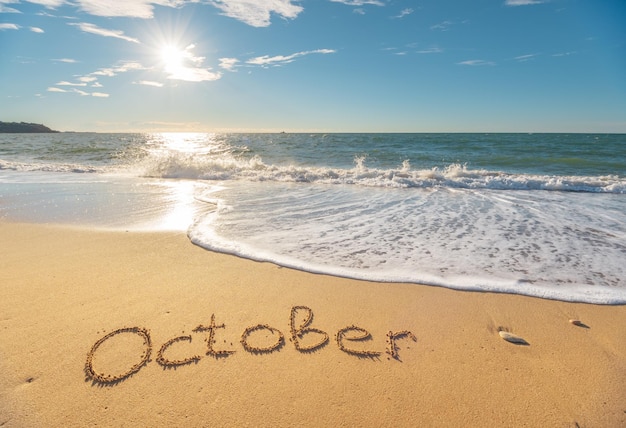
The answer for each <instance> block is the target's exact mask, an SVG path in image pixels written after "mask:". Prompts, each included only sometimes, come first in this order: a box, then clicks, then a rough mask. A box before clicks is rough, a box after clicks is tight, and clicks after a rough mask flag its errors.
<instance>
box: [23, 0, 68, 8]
mask: <svg viewBox="0 0 626 428" xmlns="http://www.w3.org/2000/svg"><path fill="white" fill-rule="evenodd" d="M28 2H29V3H35V4H40V5H42V6H45V7H47V8H55V7H59V6H61V5H62V4H64V3H67V2H66V1H65V0H28Z"/></svg>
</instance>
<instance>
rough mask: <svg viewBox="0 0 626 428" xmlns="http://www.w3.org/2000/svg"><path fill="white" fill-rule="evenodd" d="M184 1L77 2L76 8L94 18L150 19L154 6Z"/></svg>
mask: <svg viewBox="0 0 626 428" xmlns="http://www.w3.org/2000/svg"><path fill="white" fill-rule="evenodd" d="M184 3H186V2H185V1H176V0H174V1H168V0H124V1H106V0H104V1H103V0H78V1H77V5H78V7H79V8H80V9H81V10H82V11H84V12H87V13H88V14H90V15H96V16H110V17H113V16H122V17H129V18H143V19H150V18H152V17H153V16H154V6H153V5H155V4H156V5H159V6H173V7H175V6H178V5H182V4H184Z"/></svg>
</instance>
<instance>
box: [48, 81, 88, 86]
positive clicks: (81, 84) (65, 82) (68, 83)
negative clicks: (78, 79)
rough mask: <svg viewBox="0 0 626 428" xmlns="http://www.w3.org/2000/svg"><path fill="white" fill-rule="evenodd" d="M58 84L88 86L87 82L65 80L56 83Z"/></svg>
mask: <svg viewBox="0 0 626 428" xmlns="http://www.w3.org/2000/svg"><path fill="white" fill-rule="evenodd" d="M56 85H57V86H87V84H86V83H72V82H67V81H65V80H63V81H61V82H57V83H56Z"/></svg>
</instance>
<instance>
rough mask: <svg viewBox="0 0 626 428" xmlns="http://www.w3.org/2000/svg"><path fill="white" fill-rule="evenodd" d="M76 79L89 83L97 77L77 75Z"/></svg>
mask: <svg viewBox="0 0 626 428" xmlns="http://www.w3.org/2000/svg"><path fill="white" fill-rule="evenodd" d="M78 80H79V81H81V82H85V83H89V82H94V81H96V80H98V78H97V77H93V76H82V77H79V78H78Z"/></svg>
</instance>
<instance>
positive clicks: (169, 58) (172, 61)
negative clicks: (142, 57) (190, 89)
mask: <svg viewBox="0 0 626 428" xmlns="http://www.w3.org/2000/svg"><path fill="white" fill-rule="evenodd" d="M185 56H186V55H185V51H184V50H182V49H179V48H177V47H176V46H173V45H166V46H163V47H162V48H161V61H163V65H164V66H165V69H166V70H168V71H169V72H173V71H175V70H178V69H181V68H182V67H183V63H184V60H185Z"/></svg>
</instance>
